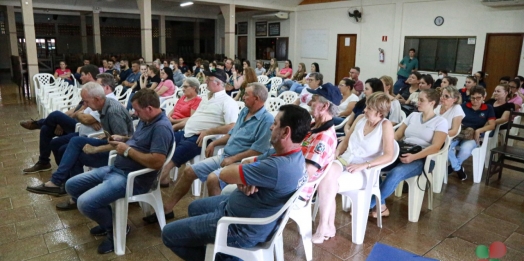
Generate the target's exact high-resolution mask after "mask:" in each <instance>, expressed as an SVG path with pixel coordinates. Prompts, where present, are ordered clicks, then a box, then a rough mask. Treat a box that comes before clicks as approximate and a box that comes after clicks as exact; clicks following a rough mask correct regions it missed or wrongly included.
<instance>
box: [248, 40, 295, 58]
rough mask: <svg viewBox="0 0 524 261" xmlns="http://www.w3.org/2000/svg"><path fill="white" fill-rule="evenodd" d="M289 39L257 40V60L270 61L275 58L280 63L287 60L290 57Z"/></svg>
mask: <svg viewBox="0 0 524 261" xmlns="http://www.w3.org/2000/svg"><path fill="white" fill-rule="evenodd" d="M288 39H289V38H287V37H279V38H257V39H256V47H255V48H256V59H257V60H269V59H271V58H273V57H275V58H277V60H278V61H284V60H287V56H288V50H287V47H288Z"/></svg>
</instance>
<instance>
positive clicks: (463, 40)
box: [403, 36, 476, 74]
mask: <svg viewBox="0 0 524 261" xmlns="http://www.w3.org/2000/svg"><path fill="white" fill-rule="evenodd" d="M475 42H476V38H475V37H412V36H410V37H406V38H405V41H404V56H403V57H405V56H408V55H409V49H411V48H414V49H415V50H416V51H417V54H416V56H417V58H418V62H419V68H418V69H419V70H422V71H438V70H448V71H449V72H450V73H465V74H470V73H471V71H472V69H473V57H474V55H475Z"/></svg>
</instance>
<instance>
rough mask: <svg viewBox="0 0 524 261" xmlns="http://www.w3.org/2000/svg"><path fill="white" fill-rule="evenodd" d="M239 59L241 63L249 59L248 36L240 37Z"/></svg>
mask: <svg viewBox="0 0 524 261" xmlns="http://www.w3.org/2000/svg"><path fill="white" fill-rule="evenodd" d="M237 46H238V54H237V58H238V59H240V60H241V61H242V60H244V59H247V36H238V45H237Z"/></svg>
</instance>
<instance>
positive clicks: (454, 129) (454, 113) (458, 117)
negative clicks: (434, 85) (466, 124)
mask: <svg viewBox="0 0 524 261" xmlns="http://www.w3.org/2000/svg"><path fill="white" fill-rule="evenodd" d="M440 92H441V94H440V104H439V105H438V106H437V108H436V109H435V114H436V115H437V116H441V117H443V118H444V119H446V120H447V121H448V128H449V130H448V136H450V137H455V136H457V134H458V131H459V128H460V125H461V124H462V119H463V118H464V116H465V114H464V111H463V110H462V106H460V104H461V103H462V102H461V100H460V99H461V97H460V93H459V91H458V90H457V89H455V88H454V87H451V86H447V87H441V89H440Z"/></svg>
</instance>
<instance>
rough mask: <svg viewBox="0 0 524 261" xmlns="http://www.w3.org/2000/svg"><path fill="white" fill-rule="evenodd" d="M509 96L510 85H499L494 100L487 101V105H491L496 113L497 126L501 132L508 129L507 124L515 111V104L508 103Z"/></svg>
mask: <svg viewBox="0 0 524 261" xmlns="http://www.w3.org/2000/svg"><path fill="white" fill-rule="evenodd" d="M508 94H509V85H507V84H504V85H501V84H499V85H497V87H495V91H494V92H493V98H492V99H489V100H487V101H485V103H486V104H489V105H491V106H492V107H493V111H494V112H495V117H496V118H497V119H496V120H495V124H496V125H499V124H502V125H501V126H500V130H505V129H507V128H508V125H507V124H506V123H507V122H508V121H509V115H510V114H511V112H512V111H513V110H514V109H515V104H513V103H509V102H508Z"/></svg>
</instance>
